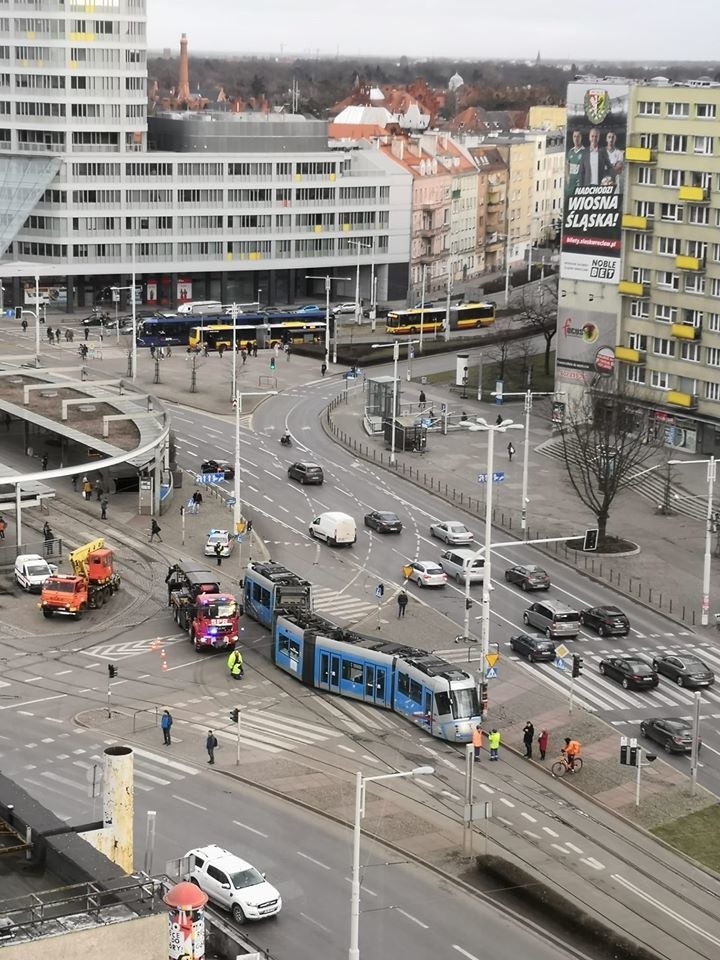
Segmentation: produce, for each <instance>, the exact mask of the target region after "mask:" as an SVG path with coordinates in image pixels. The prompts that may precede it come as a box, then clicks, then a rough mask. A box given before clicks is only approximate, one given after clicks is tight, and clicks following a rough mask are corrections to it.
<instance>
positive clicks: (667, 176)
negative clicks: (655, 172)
mask: <svg viewBox="0 0 720 960" xmlns="http://www.w3.org/2000/svg"><path fill="white" fill-rule="evenodd" d="M681 184H682V170H663V172H662V185H663V186H664V187H679V186H680V185H681Z"/></svg>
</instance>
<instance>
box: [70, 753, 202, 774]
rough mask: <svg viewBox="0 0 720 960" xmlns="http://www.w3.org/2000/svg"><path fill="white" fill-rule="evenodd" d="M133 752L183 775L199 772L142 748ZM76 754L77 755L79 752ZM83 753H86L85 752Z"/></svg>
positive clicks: (194, 768)
mask: <svg viewBox="0 0 720 960" xmlns="http://www.w3.org/2000/svg"><path fill="white" fill-rule="evenodd" d="M132 751H133V753H137V754H138V755H139V756H141V757H146V758H147V759H148V760H152V761H153V763H162V764H163V765H164V766H166V767H174V768H175V769H176V770H182V771H183V773H190V774H192V775H193V776H194V775H195V774H196V773H197V772H198V771H197V768H196V767H191V766H188V764H186V763H181V762H180V761H179V760H169V759H168V758H167V757H161V756H160V755H159V754H156V753H151V752H150V751H149V750H142V749H141V748H140V747H135V746H134V747H133V748H132ZM75 752H76V753H77V751H75ZM82 752H83V753H84V752H85V751H82Z"/></svg>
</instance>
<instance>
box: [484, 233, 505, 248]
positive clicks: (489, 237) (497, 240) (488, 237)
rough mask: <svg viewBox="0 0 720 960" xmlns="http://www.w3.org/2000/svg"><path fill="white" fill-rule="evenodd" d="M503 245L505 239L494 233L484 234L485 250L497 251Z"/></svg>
mask: <svg viewBox="0 0 720 960" xmlns="http://www.w3.org/2000/svg"><path fill="white" fill-rule="evenodd" d="M504 245H505V237H504V236H503V235H502V234H500V233H497V232H495V231H493V232H491V233H486V234H485V249H486V250H499V249H500V248H501V247H503V246H504Z"/></svg>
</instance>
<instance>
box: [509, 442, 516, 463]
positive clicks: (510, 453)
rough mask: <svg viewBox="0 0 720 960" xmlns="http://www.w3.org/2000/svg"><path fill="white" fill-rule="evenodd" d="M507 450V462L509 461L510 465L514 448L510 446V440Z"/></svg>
mask: <svg viewBox="0 0 720 960" xmlns="http://www.w3.org/2000/svg"><path fill="white" fill-rule="evenodd" d="M507 450H508V460H509V461H510V463H512V458H513V457H514V456H515V447H514V446H513V445H512V440H511V441H510V443H509V444H508V447H507Z"/></svg>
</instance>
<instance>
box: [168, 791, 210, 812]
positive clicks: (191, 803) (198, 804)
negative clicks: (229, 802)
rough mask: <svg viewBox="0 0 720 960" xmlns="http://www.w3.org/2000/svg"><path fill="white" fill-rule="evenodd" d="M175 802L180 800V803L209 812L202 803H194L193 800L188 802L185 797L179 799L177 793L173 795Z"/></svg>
mask: <svg viewBox="0 0 720 960" xmlns="http://www.w3.org/2000/svg"><path fill="white" fill-rule="evenodd" d="M171 796H172V798H173V800H179V801H180V803H187V804H188V806H190V807H197V809H198V810H207V807H204V806H203V805H202V804H201V803H193V801H192V800H186V799H185V797H179V796H178V795H177V794H176V793H173V794H171Z"/></svg>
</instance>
